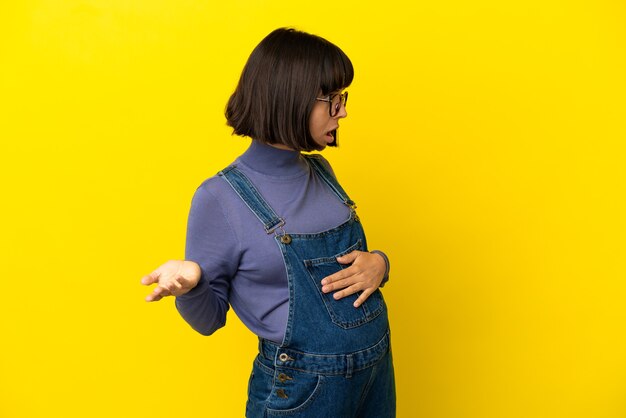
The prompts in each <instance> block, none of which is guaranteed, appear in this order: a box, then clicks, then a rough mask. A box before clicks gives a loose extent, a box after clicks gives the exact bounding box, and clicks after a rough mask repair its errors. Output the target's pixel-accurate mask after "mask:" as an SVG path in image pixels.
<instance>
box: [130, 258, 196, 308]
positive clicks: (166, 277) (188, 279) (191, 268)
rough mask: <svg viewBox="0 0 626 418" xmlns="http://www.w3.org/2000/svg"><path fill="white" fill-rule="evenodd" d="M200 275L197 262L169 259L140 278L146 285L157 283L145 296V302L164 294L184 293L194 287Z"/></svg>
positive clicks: (159, 298) (153, 300) (175, 294)
mask: <svg viewBox="0 0 626 418" xmlns="http://www.w3.org/2000/svg"><path fill="white" fill-rule="evenodd" d="M201 276H202V271H201V270H200V266H199V265H198V264H197V263H195V262H193V261H187V260H170V261H168V262H166V263H165V264H162V265H161V266H160V267H159V268H157V269H156V270H154V271H153V272H152V273H150V274H148V275H147V276H144V277H142V278H141V284H144V285H146V286H148V285H151V284H153V283H157V287H155V288H154V290H153V291H152V293H151V294H149V295H148V296H146V302H156V301H159V300H161V299H163V298H164V297H166V296H180V295H184V294H185V293H187V292H189V291H190V290H191V289H193V288H194V287H196V285H197V284H198V281H200V277H201Z"/></svg>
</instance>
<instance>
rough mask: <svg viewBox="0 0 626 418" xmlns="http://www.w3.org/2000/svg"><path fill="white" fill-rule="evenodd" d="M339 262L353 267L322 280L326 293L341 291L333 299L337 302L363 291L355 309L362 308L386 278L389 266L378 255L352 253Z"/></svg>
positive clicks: (339, 258)
mask: <svg viewBox="0 0 626 418" xmlns="http://www.w3.org/2000/svg"><path fill="white" fill-rule="evenodd" d="M337 261H338V262H339V263H341V264H350V263H352V265H351V266H350V267H348V268H345V269H343V270H341V271H338V272H337V273H335V274H331V275H330V276H327V277H325V278H324V279H323V280H322V291H323V292H324V293H328V292H332V291H333V290H339V291H338V292H336V293H335V294H333V297H334V298H335V300H338V299H341V298H344V297H346V296H350V295H352V294H354V293H356V292H359V291H361V292H362V293H361V295H360V296H359V297H358V299H357V300H356V301H355V302H354V307H355V308H358V307H359V306H361V304H362V303H363V302H365V300H367V298H368V297H369V296H370V295H371V294H372V293H374V292H375V291H376V289H378V287H379V286H380V283H381V282H382V281H383V277H384V276H385V270H386V269H387V265H386V263H385V259H384V258H383V257H382V256H381V255H380V254H376V253H368V252H364V251H352V252H351V253H348V254H346V255H344V256H342V257H338V258H337Z"/></svg>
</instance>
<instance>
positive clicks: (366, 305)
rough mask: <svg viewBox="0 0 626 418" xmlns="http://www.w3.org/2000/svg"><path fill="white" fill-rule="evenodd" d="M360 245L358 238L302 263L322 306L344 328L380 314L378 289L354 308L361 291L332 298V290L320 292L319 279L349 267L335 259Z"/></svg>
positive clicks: (380, 305) (380, 297)
mask: <svg viewBox="0 0 626 418" xmlns="http://www.w3.org/2000/svg"><path fill="white" fill-rule="evenodd" d="M362 247H363V242H362V241H361V240H360V239H359V240H358V241H357V242H356V243H355V244H353V245H351V246H350V247H348V248H347V249H346V250H344V251H342V252H340V253H338V254H335V255H333V256H331V257H321V258H315V259H311V260H304V265H305V267H306V270H307V271H308V273H309V277H310V278H311V280H312V281H313V284H314V285H315V288H316V289H317V291H318V293H319V295H320V297H321V299H322V301H323V302H324V306H325V307H326V310H327V311H328V315H329V316H330V319H331V321H332V322H333V323H334V324H335V325H337V326H339V327H341V328H344V329H350V328H356V327H358V326H361V325H363V324H366V323H368V322H370V321H372V320H373V319H374V318H376V317H377V316H378V315H380V313H381V312H382V311H383V309H384V304H383V298H382V294H381V292H380V290H379V289H376V290H375V291H374V293H372V294H371V295H370V296H369V298H367V300H366V301H365V302H363V304H361V306H359V307H358V308H355V307H354V305H353V304H354V302H355V301H356V300H357V299H358V297H359V296H360V295H361V293H362V292H356V293H354V294H352V295H350V296H346V297H344V298H342V299H339V300H335V298H333V293H334V292H329V293H324V292H322V284H321V281H322V279H323V278H324V277H327V276H330V275H331V274H334V273H337V272H338V271H341V270H343V269H346V268H348V267H350V264H340V263H339V262H338V261H337V257H341V256H342V255H346V254H348V253H350V252H352V251H355V250H360V249H361V248H362Z"/></svg>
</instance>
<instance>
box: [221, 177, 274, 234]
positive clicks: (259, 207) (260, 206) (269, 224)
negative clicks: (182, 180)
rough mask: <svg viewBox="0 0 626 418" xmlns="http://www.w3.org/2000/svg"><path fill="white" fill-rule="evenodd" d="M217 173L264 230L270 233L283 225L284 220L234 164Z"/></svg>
mask: <svg viewBox="0 0 626 418" xmlns="http://www.w3.org/2000/svg"><path fill="white" fill-rule="evenodd" d="M217 174H218V175H219V176H220V177H222V178H223V179H224V180H226V181H227V182H228V184H230V186H231V187H232V188H233V189H234V190H235V192H236V193H237V194H238V195H239V197H240V198H241V199H242V200H243V201H244V202H245V204H246V205H247V206H248V207H249V208H250V210H251V211H252V212H253V213H254V214H255V215H256V217H257V218H259V221H261V223H262V224H263V227H264V228H265V232H267V233H268V234H271V233H272V232H274V230H275V229H276V228H280V227H282V226H283V225H285V220H284V219H282V218H280V217H278V215H276V212H274V210H273V209H272V208H271V207H270V205H269V204H268V203H267V202H266V201H265V199H263V197H262V196H261V194H260V193H259V191H258V190H257V189H256V187H254V185H253V184H252V182H251V181H250V180H249V179H248V177H246V175H245V174H243V173H242V172H241V171H240V170H239V169H238V168H237V166H236V165H231V166H228V167H226V168H225V169H223V170H222V171H220V172H219V173H217Z"/></svg>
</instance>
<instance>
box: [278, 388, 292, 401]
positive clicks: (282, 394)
mask: <svg viewBox="0 0 626 418" xmlns="http://www.w3.org/2000/svg"><path fill="white" fill-rule="evenodd" d="M276 394H277V395H278V397H279V398H283V399H287V398H288V397H289V396H287V394H286V393H285V391H284V390H283V389H278V390H277V391H276Z"/></svg>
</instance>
